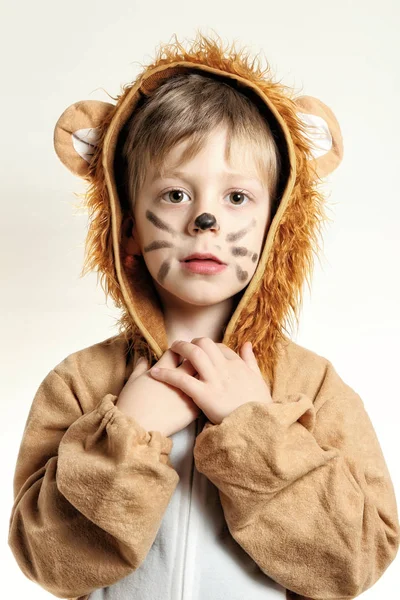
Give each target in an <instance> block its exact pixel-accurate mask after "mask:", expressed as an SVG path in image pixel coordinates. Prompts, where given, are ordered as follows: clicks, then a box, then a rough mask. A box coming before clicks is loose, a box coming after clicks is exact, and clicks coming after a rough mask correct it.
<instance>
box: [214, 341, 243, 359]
mask: <svg viewBox="0 0 400 600" xmlns="http://www.w3.org/2000/svg"><path fill="white" fill-rule="evenodd" d="M217 346H218V348H219V349H220V351H221V352H222V354H223V355H224V356H225V358H227V359H228V360H235V359H237V358H238V356H239V355H238V354H237V353H236V352H235V351H234V350H232V348H229V346H227V345H226V344H222V343H219V342H218V343H217Z"/></svg>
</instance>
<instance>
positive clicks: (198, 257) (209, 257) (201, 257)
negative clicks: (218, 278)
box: [182, 252, 225, 265]
mask: <svg viewBox="0 0 400 600" xmlns="http://www.w3.org/2000/svg"><path fill="white" fill-rule="evenodd" d="M196 260H202V261H207V260H209V261H212V262H216V263H218V264H221V265H224V264H225V263H224V262H223V261H222V260H220V259H219V258H218V257H217V256H214V254H210V253H206V254H200V253H198V252H196V253H194V254H190V255H189V256H186V258H184V259H183V261H182V262H189V261H190V262H191V261H196Z"/></svg>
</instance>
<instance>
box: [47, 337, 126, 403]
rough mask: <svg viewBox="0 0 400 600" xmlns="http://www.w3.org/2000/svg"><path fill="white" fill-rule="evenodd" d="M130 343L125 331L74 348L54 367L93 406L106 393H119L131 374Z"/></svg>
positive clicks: (76, 392) (80, 396) (84, 401)
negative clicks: (129, 362)
mask: <svg viewBox="0 0 400 600" xmlns="http://www.w3.org/2000/svg"><path fill="white" fill-rule="evenodd" d="M128 361H129V356H128V344H127V342H126V339H125V337H124V336H123V334H118V335H115V336H112V337H109V338H107V339H105V340H103V341H101V342H98V343H96V344H93V345H91V346H87V347H86V348H82V349H80V350H77V351H76V352H72V353H71V354H69V355H68V356H67V357H66V358H64V359H63V360H62V361H61V362H60V363H58V364H57V365H56V366H55V367H54V368H53V371H54V372H55V373H57V375H59V376H60V377H61V378H62V379H63V380H64V382H65V383H66V384H67V385H68V387H69V388H71V389H72V390H73V392H74V394H75V395H76V396H77V398H79V400H80V402H81V404H82V408H83V409H84V410H85V405H86V407H87V408H90V407H91V406H92V404H93V402H97V401H98V399H99V398H101V397H102V396H103V395H104V394H107V393H111V394H115V395H118V394H119V393H120V391H121V389H122V387H123V386H124V385H125V382H126V379H127V377H128V370H129V369H128V366H127V364H128Z"/></svg>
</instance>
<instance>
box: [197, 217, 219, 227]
mask: <svg viewBox="0 0 400 600" xmlns="http://www.w3.org/2000/svg"><path fill="white" fill-rule="evenodd" d="M216 222H217V221H216V219H215V217H214V215H211V214H210V213H203V214H202V215H199V216H198V217H197V219H196V220H195V222H194V224H195V225H196V227H200V229H209V228H210V227H213V226H214V225H215V224H216Z"/></svg>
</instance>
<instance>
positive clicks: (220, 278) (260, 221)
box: [133, 128, 270, 306]
mask: <svg viewBox="0 0 400 600" xmlns="http://www.w3.org/2000/svg"><path fill="white" fill-rule="evenodd" d="M186 143H187V142H186V141H184V142H182V143H180V144H178V145H177V146H175V147H174V148H173V149H172V150H171V152H170V153H169V155H168V156H167V160H166V164H165V178H163V179H157V178H155V175H156V174H155V172H154V170H153V169H150V170H149V171H148V173H147V176H146V180H145V182H144V184H143V186H142V189H141V190H140V191H139V194H138V197H137V199H136V203H135V207H134V211H133V215H134V219H135V224H134V226H133V234H134V237H135V239H136V242H137V243H138V245H139V247H140V251H141V253H142V254H143V258H144V261H145V263H146V266H147V268H148V270H149V272H150V274H151V276H152V278H153V280H154V285H155V287H156V289H157V291H158V293H159V295H160V297H161V300H164V301H165V302H167V301H168V302H169V304H170V303H171V300H172V302H173V303H174V304H176V305H177V306H178V305H181V306H182V305H198V306H200V305H203V306H205V305H211V304H216V303H219V302H222V301H224V300H226V299H227V298H231V297H232V296H234V295H235V294H237V293H238V292H240V291H241V290H242V289H243V288H245V287H246V286H247V285H248V283H249V282H250V280H251V278H252V276H253V274H254V272H255V270H256V267H257V264H258V261H259V257H260V251H261V249H262V246H263V242H264V239H265V235H266V233H267V231H268V227H269V221H270V199H269V194H268V190H267V188H266V185H265V184H263V182H262V181H261V179H260V178H259V175H258V174H257V173H256V169H255V165H254V162H253V160H252V155H251V152H250V151H249V149H248V148H243V147H239V148H238V147H237V145H236V141H233V142H232V149H231V157H232V158H231V160H232V164H231V165H229V164H227V163H226V161H225V158H224V153H225V143H226V130H225V128H219V129H218V130H215V131H214V132H213V133H211V134H210V135H209V137H208V140H207V143H206V145H205V146H204V148H203V149H202V150H201V151H200V152H199V153H198V154H197V155H196V156H195V157H194V158H193V159H191V160H190V161H189V162H186V163H185V164H184V165H182V166H181V167H180V168H179V171H180V173H181V174H180V175H179V176H178V175H175V176H174V175H172V171H174V163H175V162H177V161H178V160H179V157H180V154H181V152H182V150H183V148H184V146H185V145H186ZM229 171H231V173H230V172H229ZM204 213H207V214H204ZM196 219H197V220H196ZM193 253H211V254H213V255H214V256H216V257H218V258H219V259H220V260H221V261H222V262H223V263H225V266H223V267H222V268H221V267H219V269H218V268H217V269H218V270H217V269H215V271H214V272H199V271H200V269H201V265H200V263H197V265H196V263H195V262H191V263H185V262H184V259H185V258H186V257H187V256H188V255H191V254H193ZM206 264H207V265H210V264H211V266H212V265H214V266H215V263H210V262H209V261H208V262H207V263H206ZM188 265H192V267H191V268H188Z"/></svg>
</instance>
